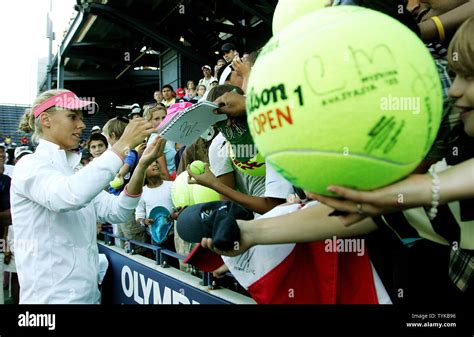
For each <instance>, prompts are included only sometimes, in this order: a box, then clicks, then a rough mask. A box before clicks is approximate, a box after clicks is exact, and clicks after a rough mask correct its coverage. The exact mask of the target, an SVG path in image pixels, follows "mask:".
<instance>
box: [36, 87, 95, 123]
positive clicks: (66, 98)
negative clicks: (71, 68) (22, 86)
mask: <svg viewBox="0 0 474 337" xmlns="http://www.w3.org/2000/svg"><path fill="white" fill-rule="evenodd" d="M88 105H92V106H93V108H92V109H88V113H89V114H90V115H92V114H94V113H95V112H96V108H97V110H98V105H97V103H96V102H94V101H86V100H81V99H79V97H77V96H76V94H75V93H73V92H72V91H66V92H62V93H60V94H57V95H55V96H53V97H50V98H48V99H47V100H46V101H44V102H43V103H41V104H40V105H38V106H37V107H36V108H34V109H33V114H34V116H35V118H38V116H39V115H41V113H43V112H44V111H46V110H48V109H49V108H51V107H53V106H56V107H59V108H64V109H68V110H82V109H83V108H84V107H86V106H88Z"/></svg>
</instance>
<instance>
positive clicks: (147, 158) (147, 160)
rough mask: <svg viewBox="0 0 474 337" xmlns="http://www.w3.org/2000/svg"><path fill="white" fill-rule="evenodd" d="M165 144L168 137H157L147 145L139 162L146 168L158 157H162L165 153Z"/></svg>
mask: <svg viewBox="0 0 474 337" xmlns="http://www.w3.org/2000/svg"><path fill="white" fill-rule="evenodd" d="M165 145H166V139H161V138H160V137H156V138H155V139H154V140H153V142H152V143H150V144H149V145H148V146H147V147H146V149H145V151H144V152H143V154H142V156H141V158H140V161H139V162H138V164H139V165H143V166H144V167H145V168H146V167H148V166H150V165H151V164H152V163H153V162H155V161H156V160H157V159H158V157H161V156H162V155H163V152H164V150H165Z"/></svg>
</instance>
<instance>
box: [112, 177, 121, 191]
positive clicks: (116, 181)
mask: <svg viewBox="0 0 474 337" xmlns="http://www.w3.org/2000/svg"><path fill="white" fill-rule="evenodd" d="M122 185H123V178H120V177H115V179H114V180H112V181H111V182H110V187H112V188H115V189H119V188H120V187H122Z"/></svg>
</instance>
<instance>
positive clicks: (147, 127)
mask: <svg viewBox="0 0 474 337" xmlns="http://www.w3.org/2000/svg"><path fill="white" fill-rule="evenodd" d="M153 131H154V128H153V125H152V124H151V123H150V122H147V121H146V120H145V119H144V118H135V119H133V120H131V121H130V122H129V123H128V125H127V127H126V128H125V130H124V132H123V135H122V137H120V139H119V140H118V141H117V143H115V144H114V145H113V148H114V149H115V150H116V151H118V152H119V153H122V154H124V155H125V153H126V152H127V151H130V150H131V149H133V148H135V147H136V146H137V145H139V144H141V143H142V142H143V141H144V140H145V139H146V138H147V137H148V136H149V135H151V134H152V132H153Z"/></svg>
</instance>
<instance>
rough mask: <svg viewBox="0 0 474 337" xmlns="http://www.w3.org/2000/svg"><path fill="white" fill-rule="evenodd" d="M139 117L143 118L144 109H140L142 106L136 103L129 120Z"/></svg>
mask: <svg viewBox="0 0 474 337" xmlns="http://www.w3.org/2000/svg"><path fill="white" fill-rule="evenodd" d="M139 117H142V108H140V104H138V103H134V104H133V105H132V109H131V111H130V113H129V114H128V119H130V120H132V119H134V118H139Z"/></svg>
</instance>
